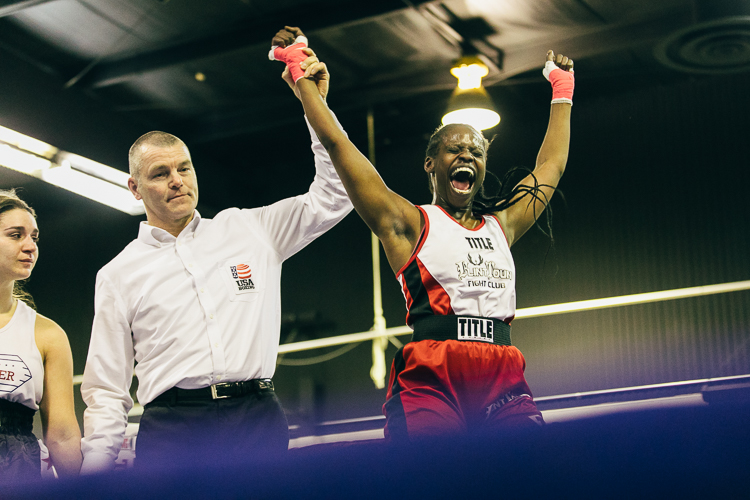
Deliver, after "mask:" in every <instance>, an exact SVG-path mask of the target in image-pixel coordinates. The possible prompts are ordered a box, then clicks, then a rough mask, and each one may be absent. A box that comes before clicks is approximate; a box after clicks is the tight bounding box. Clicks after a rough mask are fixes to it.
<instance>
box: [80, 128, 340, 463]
mask: <svg viewBox="0 0 750 500" xmlns="http://www.w3.org/2000/svg"><path fill="white" fill-rule="evenodd" d="M308 127H309V124H308ZM310 133H311V135H312V140H313V144H312V150H313V153H314V155H315V170H316V174H315V179H314V181H313V183H312V185H311V186H310V191H309V192H308V193H306V194H304V195H300V196H297V197H294V198H288V199H285V200H282V201H279V202H277V203H274V204H273V205H270V206H266V207H261V208H254V209H242V210H241V209H237V208H230V209H227V210H224V211H222V212H220V213H219V214H218V215H217V216H216V217H215V218H214V219H203V218H201V216H200V214H199V213H198V212H197V211H196V212H195V216H194V218H193V220H192V221H191V222H190V223H189V224H188V226H187V227H186V228H185V229H183V231H182V232H181V233H180V234H179V236H178V237H177V238H175V237H174V236H172V235H171V234H169V233H168V232H167V231H165V230H163V229H159V228H157V227H153V226H149V225H148V224H147V223H146V222H142V223H141V225H140V229H139V232H138V238H137V239H136V240H134V241H132V242H131V243H130V244H129V245H128V246H127V247H125V249H124V250H123V251H122V252H121V253H120V254H119V255H118V256H117V257H115V258H114V259H113V260H112V261H111V262H109V263H108V264H107V265H106V266H104V267H103V268H102V269H101V270H100V271H99V273H98V274H97V278H96V296H95V315H94V323H93V327H92V331H91V344H90V346H89V352H88V358H87V361H86V369H85V371H84V375H83V384H82V385H81V394H82V395H83V399H84V401H85V402H86V404H87V406H88V408H87V409H86V411H85V413H84V435H85V437H84V438H83V440H82V442H81V448H82V451H83V454H84V462H83V467H82V472H83V473H86V472H94V471H99V470H106V469H108V468H111V467H113V466H114V460H115V458H116V456H117V453H118V451H119V449H120V445H121V443H122V440H123V436H124V433H125V427H126V424H127V414H128V411H129V410H130V408H131V407H132V406H133V400H132V398H131V397H130V394H129V389H130V385H131V382H132V377H133V365H134V361H135V362H136V363H137V365H136V366H135V374H136V376H137V377H138V393H137V396H138V401H139V402H140V403H141V404H147V403H149V402H150V401H152V400H153V399H154V398H156V397H157V396H158V395H159V394H161V393H163V392H164V391H166V390H168V389H170V388H172V387H180V388H183V389H198V388H202V387H207V386H209V385H212V384H216V383H221V382H236V381H243V380H250V379H255V378H270V377H272V376H273V374H274V371H275V368H276V356H277V353H278V347H279V330H280V325H281V296H280V286H281V264H282V262H284V260H286V259H288V258H289V257H291V256H292V255H294V254H295V253H297V252H298V251H299V250H301V249H302V248H304V247H305V246H306V245H307V244H309V243H310V242H311V241H312V240H314V239H315V238H317V237H318V236H320V235H321V234H323V233H324V232H326V231H327V230H329V229H330V228H331V227H333V226H334V225H335V224H336V223H337V222H339V221H340V220H341V219H343V218H344V216H346V215H347V214H348V213H349V212H350V211H351V209H352V205H351V202H350V201H349V198H348V197H347V195H346V191H345V190H344V186H343V185H342V183H341V181H340V179H339V177H338V175H337V174H336V171H335V170H334V168H333V164H332V163H331V160H330V158H329V156H328V153H327V152H326V150H325V148H323V146H322V145H321V144H320V141H319V140H318V138H317V137H316V136H315V133H314V132H313V130H312V128H310Z"/></svg>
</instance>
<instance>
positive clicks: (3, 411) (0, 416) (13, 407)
mask: <svg viewBox="0 0 750 500" xmlns="http://www.w3.org/2000/svg"><path fill="white" fill-rule="evenodd" d="M35 413H36V411H35V410H32V409H31V408H29V407H28V406H26V405H23V404H21V403H14V402H12V401H8V400H7V399H0V432H3V433H7V432H12V433H21V434H30V433H31V430H32V429H33V427H34V414H35Z"/></svg>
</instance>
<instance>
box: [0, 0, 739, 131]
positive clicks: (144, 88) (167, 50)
mask: <svg viewBox="0 0 750 500" xmlns="http://www.w3.org/2000/svg"><path fill="white" fill-rule="evenodd" d="M745 15H750V2H747V1H744V0H702V1H697V0H696V1H692V0H660V1H658V2H654V1H652V0H627V1H621V2H612V1H609V0H535V1H533V2H530V1H528V0H446V1H442V2H424V1H418V0H413V1H409V0H361V1H358V2H351V1H343V0H316V1H313V0H276V1H268V0H262V1H259V0H214V1H210V2H208V1H205V0H15V1H14V0H1V1H0V53H3V52H6V53H10V54H12V55H14V56H15V57H19V58H22V59H24V60H25V61H27V62H30V63H32V64H33V65H34V66H36V67H37V68H39V69H41V70H43V71H44V72H46V73H47V74H49V75H53V76H54V77H56V78H57V79H58V80H59V82H60V84H61V85H62V86H63V87H64V88H68V89H71V88H77V89H79V90H82V91H85V92H86V93H87V94H88V95H89V96H91V97H92V98H94V99H96V100H99V101H101V102H103V103H104V104H105V105H106V106H108V107H109V108H110V109H111V110H112V111H113V112H115V113H118V114H119V115H122V116H125V117H127V118H128V119H133V120H137V121H139V122H142V123H145V124H147V125H148V126H149V127H151V128H161V129H167V130H170V131H174V132H175V133H177V134H178V135H181V136H182V137H183V138H184V139H185V140H186V142H188V143H189V144H190V143H195V142H211V141H215V140H220V139H227V138H234V137H239V136H242V135H245V134H248V133H256V132H259V131H263V130H267V129H269V128H273V127H276V126H280V125H284V124H285V123H287V122H289V121H290V120H298V119H299V113H298V109H297V108H296V107H293V106H296V104H295V103H294V102H293V100H290V99H288V95H287V93H288V90H287V89H286V88H285V87H284V86H283V84H281V82H280V81H279V79H278V75H279V74H280V72H281V69H282V67H281V66H280V64H279V63H272V62H270V61H268V59H267V51H268V48H269V45H270V43H269V42H270V39H271V37H272V36H273V35H274V34H275V32H276V31H277V29H279V28H280V27H282V26H283V25H284V24H290V25H298V26H300V27H302V28H303V29H304V30H305V33H306V34H307V35H308V38H309V39H310V44H311V46H312V47H313V48H314V49H315V50H316V51H317V53H318V54H319V55H320V57H321V59H323V60H324V61H325V62H327V63H328V65H329V67H330V69H331V73H332V75H333V81H334V84H335V87H334V89H333V91H332V100H333V101H332V102H333V103H334V104H335V108H336V110H337V111H341V110H347V109H351V108H362V107H364V106H367V105H373V104H378V103H383V102H391V101H398V100H403V99H405V98H410V97H413V96H419V95H425V94H431V93H432V94H434V93H438V94H436V95H439V96H440V99H438V102H439V105H441V106H442V105H444V102H445V99H446V93H447V92H449V91H450V90H451V89H452V88H453V87H454V86H455V79H454V78H453V77H452V76H451V75H450V74H449V72H448V70H449V68H450V66H451V63H452V62H453V61H454V60H455V59H456V58H458V57H459V56H460V55H461V54H462V53H468V52H475V53H478V54H480V55H481V56H482V57H483V58H484V59H485V61H486V62H487V63H488V64H489V66H490V74H489V76H488V77H487V78H486V79H485V81H484V83H485V85H486V86H487V87H488V88H490V89H492V88H494V87H497V86H502V85H520V84H523V83H525V82H526V81H528V80H529V76H530V75H529V74H528V72H529V71H531V70H534V71H536V70H537V69H538V68H539V67H540V66H541V64H540V59H541V58H542V57H543V55H544V53H545V51H546V50H547V49H548V48H554V49H556V50H558V51H561V52H564V53H566V54H570V55H571V57H573V58H574V59H575V60H576V61H577V63H578V65H579V67H583V68H585V70H586V71H585V72H583V73H582V74H583V75H585V76H584V78H585V79H596V78H601V77H610V78H611V77H613V76H617V75H623V76H624V75H632V74H636V75H638V74H649V75H662V77H664V76H665V75H667V76H668V75H677V74H679V73H680V72H682V71H689V72H732V71H738V70H745V69H747V68H748V67H750V28H748V22H749V21H748V19H749V18H748V17H743V16H745ZM197 73H202V74H203V75H205V79H204V80H203V81H199V80H197V79H196V74H197ZM531 80H532V81H537V80H538V76H537V75H536V73H534V75H533V78H532V79H531ZM290 115H291V116H290Z"/></svg>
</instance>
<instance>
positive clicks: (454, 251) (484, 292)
mask: <svg viewBox="0 0 750 500" xmlns="http://www.w3.org/2000/svg"><path fill="white" fill-rule="evenodd" d="M417 208H418V209H419V210H421V211H422V214H423V215H424V219H425V226H424V229H423V231H422V235H421V236H420V239H419V242H418V243H417V247H416V249H415V250H414V253H413V254H412V256H411V258H410V259H409V262H407V263H406V265H405V266H404V267H403V268H402V269H401V270H400V271H399V272H398V274H397V275H396V278H397V279H398V281H399V283H400V284H401V291H402V292H403V294H404V298H405V299H406V309H407V314H406V323H407V324H408V325H409V326H412V325H413V323H414V322H415V321H416V320H418V319H420V318H423V317H426V316H436V315H461V316H480V317H485V318H495V319H499V320H501V321H505V322H506V323H510V322H511V320H512V319H513V317H514V316H515V314H516V276H515V266H514V264H513V256H512V255H511V253H510V247H509V246H508V240H507V239H506V237H505V233H504V232H503V229H502V227H501V226H500V222H498V220H497V218H496V217H494V216H492V215H485V216H484V217H483V220H482V222H480V223H479V225H478V226H477V227H475V228H474V229H467V228H465V227H463V226H462V225H461V224H459V223H458V222H457V221H456V220H455V219H454V218H453V217H451V216H450V215H448V214H447V213H446V212H445V211H444V210H443V209H442V208H440V207H439V206H437V205H423V206H417Z"/></svg>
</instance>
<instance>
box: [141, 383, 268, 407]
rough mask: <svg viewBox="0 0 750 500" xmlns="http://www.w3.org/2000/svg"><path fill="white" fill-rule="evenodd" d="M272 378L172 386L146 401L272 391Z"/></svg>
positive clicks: (168, 400)
mask: <svg viewBox="0 0 750 500" xmlns="http://www.w3.org/2000/svg"><path fill="white" fill-rule="evenodd" d="M273 390H274V389H273V380H271V379H270V378H256V379H252V380H246V381H244V382H226V383H222V384H214V385H210V386H208V387H202V388H200V389H181V388H179V387H172V388H171V389H169V390H167V391H164V392H163V393H161V394H159V395H158V396H156V397H155V398H154V399H153V401H151V402H150V403H147V404H146V405H145V406H148V405H150V404H152V403H171V404H176V403H181V402H189V401H210V400H213V399H227V398H236V397H240V396H246V395H248V394H260V393H263V392H273Z"/></svg>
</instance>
